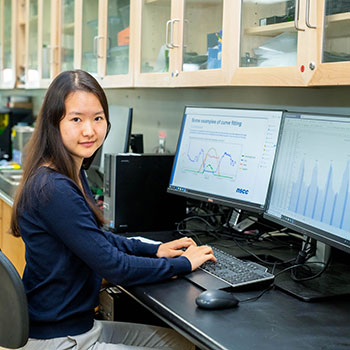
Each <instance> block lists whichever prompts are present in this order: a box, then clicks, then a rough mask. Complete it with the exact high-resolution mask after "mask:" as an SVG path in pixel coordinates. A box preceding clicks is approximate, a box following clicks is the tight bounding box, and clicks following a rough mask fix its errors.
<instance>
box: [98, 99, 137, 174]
mask: <svg viewBox="0 0 350 350" xmlns="http://www.w3.org/2000/svg"><path fill="white" fill-rule="evenodd" d="M132 112H133V109H132V108H128V107H121V106H115V105H110V106H109V120H110V123H111V129H110V131H109V134H108V137H107V138H106V141H105V142H104V143H103V145H102V147H101V148H100V150H99V151H98V153H97V154H96V157H95V159H94V161H93V162H92V164H91V168H93V169H96V170H99V171H100V172H101V173H103V171H104V159H105V154H106V153H113V154H114V153H127V152H128V151H129V145H130V134H131V124H132Z"/></svg>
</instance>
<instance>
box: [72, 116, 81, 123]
mask: <svg viewBox="0 0 350 350" xmlns="http://www.w3.org/2000/svg"><path fill="white" fill-rule="evenodd" d="M72 120H73V122H76V123H77V122H80V118H78V117H75V118H73V119H72Z"/></svg>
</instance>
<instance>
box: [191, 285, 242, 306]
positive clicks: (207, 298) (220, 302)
mask: <svg viewBox="0 0 350 350" xmlns="http://www.w3.org/2000/svg"><path fill="white" fill-rule="evenodd" d="M238 303H239V300H238V299H237V298H236V297H235V296H234V295H233V294H232V293H229V292H225V291H224V290H220V289H212V290H206V291H204V292H202V293H201V294H199V295H198V297H197V298H196V304H197V305H198V306H199V307H200V308H203V309H210V310H219V309H227V308H230V307H234V306H237V305H238Z"/></svg>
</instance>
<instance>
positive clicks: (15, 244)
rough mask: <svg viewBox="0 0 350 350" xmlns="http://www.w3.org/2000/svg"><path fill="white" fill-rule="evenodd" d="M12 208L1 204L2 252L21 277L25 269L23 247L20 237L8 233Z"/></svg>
mask: <svg viewBox="0 0 350 350" xmlns="http://www.w3.org/2000/svg"><path fill="white" fill-rule="evenodd" d="M11 210H12V208H11V207H10V206H9V205H8V204H6V203H4V202H2V226H1V231H2V248H1V249H2V251H3V252H4V254H5V255H6V256H7V257H8V258H9V259H10V261H11V262H12V264H13V265H14V266H15V268H16V269H17V271H18V273H19V274H20V275H21V276H22V274H23V271H24V267H25V246H24V242H23V240H22V238H21V237H14V236H12V235H11V234H10V233H9V232H8V231H9V228H10V222H11Z"/></svg>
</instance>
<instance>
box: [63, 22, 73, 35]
mask: <svg viewBox="0 0 350 350" xmlns="http://www.w3.org/2000/svg"><path fill="white" fill-rule="evenodd" d="M63 33H64V34H72V35H73V34H74V22H72V23H67V24H65V25H64V26H63Z"/></svg>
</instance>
